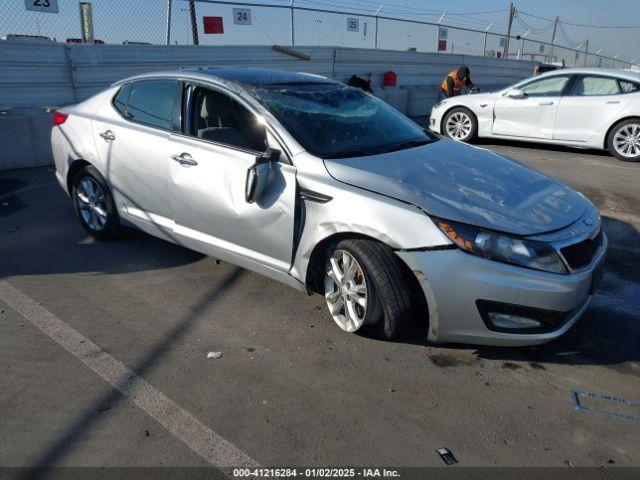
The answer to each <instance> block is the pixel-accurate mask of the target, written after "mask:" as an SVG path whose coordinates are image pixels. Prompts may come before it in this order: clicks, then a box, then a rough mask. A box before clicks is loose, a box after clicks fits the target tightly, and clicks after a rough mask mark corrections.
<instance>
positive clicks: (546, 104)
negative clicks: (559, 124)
mask: <svg viewBox="0 0 640 480" xmlns="http://www.w3.org/2000/svg"><path fill="white" fill-rule="evenodd" d="M540 105H543V106H545V107H546V106H549V105H553V102H540Z"/></svg>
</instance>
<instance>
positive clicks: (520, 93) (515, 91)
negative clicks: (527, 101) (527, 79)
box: [507, 88, 526, 99]
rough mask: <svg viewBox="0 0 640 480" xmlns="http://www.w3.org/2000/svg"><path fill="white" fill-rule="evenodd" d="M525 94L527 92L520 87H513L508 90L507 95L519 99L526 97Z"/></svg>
mask: <svg viewBox="0 0 640 480" xmlns="http://www.w3.org/2000/svg"><path fill="white" fill-rule="evenodd" d="M525 96H526V95H525V93H524V92H523V91H522V90H520V89H519V88H512V89H511V90H509V91H508V92H507V97H509V98H514V99H518V98H524V97H525Z"/></svg>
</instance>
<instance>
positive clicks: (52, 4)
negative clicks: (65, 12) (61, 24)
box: [24, 0, 58, 13]
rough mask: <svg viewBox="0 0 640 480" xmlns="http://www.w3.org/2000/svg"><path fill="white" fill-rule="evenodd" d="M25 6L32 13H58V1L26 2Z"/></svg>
mask: <svg viewBox="0 0 640 480" xmlns="http://www.w3.org/2000/svg"><path fill="white" fill-rule="evenodd" d="M24 5H25V7H27V10H31V11H32V12H45V13H58V0H24Z"/></svg>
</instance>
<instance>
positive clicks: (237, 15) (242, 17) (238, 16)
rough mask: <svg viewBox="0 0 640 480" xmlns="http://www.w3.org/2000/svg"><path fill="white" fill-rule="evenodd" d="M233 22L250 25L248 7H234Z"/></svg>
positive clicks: (249, 10)
mask: <svg viewBox="0 0 640 480" xmlns="http://www.w3.org/2000/svg"><path fill="white" fill-rule="evenodd" d="M233 23H234V24H235V25H251V9H250V8H234V9H233Z"/></svg>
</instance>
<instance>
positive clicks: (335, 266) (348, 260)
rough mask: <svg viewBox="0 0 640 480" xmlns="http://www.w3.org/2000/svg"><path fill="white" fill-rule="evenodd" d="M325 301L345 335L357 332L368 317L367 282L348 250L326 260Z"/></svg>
mask: <svg viewBox="0 0 640 480" xmlns="http://www.w3.org/2000/svg"><path fill="white" fill-rule="evenodd" d="M324 286H325V298H326V299H327V306H328V307H329V312H330V313H331V316H332V317H333V320H334V321H335V322H336V323H337V324H338V326H339V327H340V328H341V329H342V330H344V331H345V332H355V331H356V330H358V329H359V328H360V327H362V325H363V324H364V321H365V316H366V314H367V291H368V290H367V281H366V278H365V276H364V271H363V270H362V267H361V266H360V264H359V263H358V261H357V260H356V259H355V258H354V257H353V256H352V255H351V254H350V253H349V252H347V251H346V250H336V251H334V252H333V254H332V255H331V257H329V259H328V260H327V264H326V275H325V282H324Z"/></svg>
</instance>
